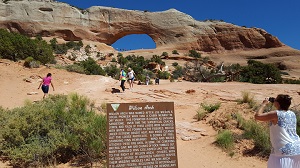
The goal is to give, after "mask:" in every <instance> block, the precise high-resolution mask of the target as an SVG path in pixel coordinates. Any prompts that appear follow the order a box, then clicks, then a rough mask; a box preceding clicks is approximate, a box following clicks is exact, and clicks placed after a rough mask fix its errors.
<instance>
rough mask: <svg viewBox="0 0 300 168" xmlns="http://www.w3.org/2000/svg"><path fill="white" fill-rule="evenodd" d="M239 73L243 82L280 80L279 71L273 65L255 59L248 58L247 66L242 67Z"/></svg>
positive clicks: (274, 81) (258, 82)
mask: <svg viewBox="0 0 300 168" xmlns="http://www.w3.org/2000/svg"><path fill="white" fill-rule="evenodd" d="M240 75H241V77H242V78H241V81H243V82H250V83H257V84H264V83H281V82H282V78H281V75H280V71H279V69H278V68H277V67H276V66H275V65H273V64H264V63H261V62H259V61H255V60H249V61H248V66H245V67H243V68H242V70H241V74H240Z"/></svg>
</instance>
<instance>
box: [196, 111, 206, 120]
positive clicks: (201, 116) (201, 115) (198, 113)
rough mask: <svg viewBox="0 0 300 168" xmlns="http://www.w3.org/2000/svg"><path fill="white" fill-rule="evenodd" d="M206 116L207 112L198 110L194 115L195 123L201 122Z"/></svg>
mask: <svg viewBox="0 0 300 168" xmlns="http://www.w3.org/2000/svg"><path fill="white" fill-rule="evenodd" d="M206 114H208V112H207V111H205V110H203V109H202V108H199V109H198V110H197V114H196V119H197V121H200V120H202V119H203V118H204V117H205V116H206Z"/></svg>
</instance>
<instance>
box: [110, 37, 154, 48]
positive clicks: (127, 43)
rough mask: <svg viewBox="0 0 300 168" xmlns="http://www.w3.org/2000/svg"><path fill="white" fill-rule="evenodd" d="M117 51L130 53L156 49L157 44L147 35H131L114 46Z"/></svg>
mask: <svg viewBox="0 0 300 168" xmlns="http://www.w3.org/2000/svg"><path fill="white" fill-rule="evenodd" d="M112 47H114V49H115V50H118V51H129V50H140V49H155V48H156V44H155V43H154V41H153V40H152V38H151V37H150V36H148V35H147V34H131V35H127V36H124V37H122V38H120V39H119V40H118V41H116V42H115V43H113V44H112Z"/></svg>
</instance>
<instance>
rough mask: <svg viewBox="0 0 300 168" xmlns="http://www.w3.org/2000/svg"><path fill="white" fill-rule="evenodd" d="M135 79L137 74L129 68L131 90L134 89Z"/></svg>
mask: <svg viewBox="0 0 300 168" xmlns="http://www.w3.org/2000/svg"><path fill="white" fill-rule="evenodd" d="M134 78H135V73H134V71H133V70H132V69H131V68H128V82H129V89H133V81H134Z"/></svg>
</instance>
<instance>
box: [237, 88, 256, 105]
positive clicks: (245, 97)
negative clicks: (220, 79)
mask: <svg viewBox="0 0 300 168" xmlns="http://www.w3.org/2000/svg"><path fill="white" fill-rule="evenodd" d="M237 102H238V104H243V103H247V104H248V105H249V107H250V108H253V107H254V106H255V105H256V102H255V100H254V96H253V95H252V94H251V93H249V92H247V91H243V92H242V99H237Z"/></svg>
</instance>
